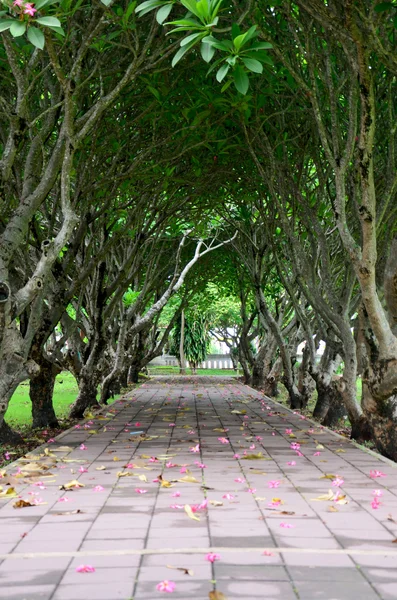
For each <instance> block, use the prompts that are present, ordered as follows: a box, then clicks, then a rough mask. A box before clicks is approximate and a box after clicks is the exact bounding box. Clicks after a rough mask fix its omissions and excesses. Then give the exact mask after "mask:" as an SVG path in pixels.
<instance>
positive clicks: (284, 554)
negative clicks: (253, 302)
mask: <svg viewBox="0 0 397 600" xmlns="http://www.w3.org/2000/svg"><path fill="white" fill-rule="evenodd" d="M85 423H86V424H85V425H84V422H83V423H82V424H81V425H80V426H76V427H75V428H73V429H71V430H69V431H67V432H65V433H64V434H62V435H61V436H60V437H59V438H58V439H57V440H56V441H54V442H53V443H49V444H48V446H47V449H46V450H45V452H44V449H40V452H37V453H36V456H34V457H30V458H29V459H26V460H25V461H18V463H17V467H18V469H16V468H15V465H14V466H13V467H12V468H11V469H8V473H7V475H5V476H4V473H3V478H2V479H0V485H2V486H3V492H1V490H0V496H1V493H3V494H4V492H5V491H7V490H9V489H10V486H9V485H7V484H11V485H14V487H15V489H16V491H17V493H18V495H19V496H20V498H19V499H22V500H24V501H27V502H29V503H31V504H34V505H33V506H27V507H23V508H15V507H14V505H15V503H16V502H18V500H19V499H18V498H10V499H9V500H7V499H1V498H0V561H2V562H1V564H0V598H7V600H24V599H26V600H28V599H29V600H38V599H40V600H43V599H45V600H116V599H118V600H120V599H121V600H131V599H132V598H133V599H134V600H154V599H155V598H160V597H161V596H162V593H161V592H160V591H157V589H156V586H157V585H158V584H159V583H160V582H162V581H171V582H174V583H175V587H174V586H173V584H172V583H171V584H164V586H165V587H166V588H167V589H172V588H173V587H174V591H173V595H172V596H171V597H172V598H175V599H180V600H182V599H183V600H187V599H188V598H192V599H194V600H208V598H211V600H224V598H227V600H237V599H238V600H241V599H247V600H254V599H256V598H258V599H259V598H261V599H264V598H266V600H297V599H300V600H317V599H318V600H355V599H356V598H361V599H363V600H364V599H365V600H379V599H380V598H382V599H383V600H389V599H396V598H397V568H396V567H397V543H395V544H393V541H394V542H396V537H397V469H395V468H394V467H393V466H391V465H390V464H388V463H387V462H384V461H382V460H380V459H378V458H377V457H375V456H373V455H370V454H368V453H366V452H364V451H362V450H360V449H358V448H357V447H355V446H354V445H353V444H351V443H350V442H349V441H347V440H346V441H345V440H342V439H340V438H338V437H336V436H334V435H332V434H331V433H329V432H328V431H326V430H323V429H321V428H317V427H316V428H312V424H311V423H308V421H306V420H305V419H303V418H301V417H300V416H299V415H297V414H296V415H295V414H293V413H292V412H290V411H288V410H287V409H285V408H284V407H281V406H280V405H278V404H275V403H273V402H271V401H268V400H263V397H262V396H261V395H260V394H259V393H256V392H255V391H253V390H251V389H250V388H247V387H244V386H243V385H241V384H239V383H238V382H236V381H233V380H232V379H219V378H209V377H194V378H193V377H187V378H183V379H180V378H174V379H164V378H157V379H154V380H152V381H150V382H149V383H147V384H145V385H143V386H142V387H140V388H139V389H137V390H135V391H134V392H133V393H132V394H130V395H129V396H128V397H127V398H125V399H123V400H121V401H119V402H117V403H116V404H114V405H113V406H112V407H111V408H110V410H109V412H108V413H107V414H106V416H105V413H103V414H102V415H101V416H98V415H97V416H96V418H92V419H91V420H89V421H88V423H87V422H85ZM291 430H292V431H291ZM139 431H142V432H144V435H142V434H139V433H136V432H139ZM291 446H292V447H291ZM82 471H83V472H82ZM13 474H14V475H15V474H17V475H16V477H15V476H14V475H13ZM160 475H161V476H162V478H163V479H162V481H161V480H160V481H159V476H160ZM371 475H372V476H371ZM10 476H11V478H10ZM76 479H77V480H78V482H79V483H81V484H84V487H81V488H72V489H71V490H67V489H66V490H65V489H59V487H60V486H64V487H66V488H67V487H68V486H67V484H68V482H70V481H71V480H76ZM160 479H161V478H160ZM342 480H343V481H342ZM335 483H336V484H340V485H339V487H338V485H333V484H335ZM98 486H99V487H98ZM330 490H331V491H330ZM374 490H378V491H375V493H374ZM376 494H379V495H376ZM321 498H322V499H321ZM207 502H208V504H207ZM35 503H37V505H35ZM187 505H188V507H187ZM200 505H201V506H200ZM192 517H193V518H192ZM196 519H199V520H196ZM210 552H211V553H213V554H218V555H219V559H218V560H216V561H215V562H210V561H209V560H207V555H208V554H209V553H210ZM27 555H30V556H29V557H28V556H27ZM212 558H214V557H212ZM215 558H216V557H215ZM82 565H84V566H85V567H90V566H92V567H94V568H95V572H78V571H76V569H78V568H79V567H81V566H82ZM171 567H172V568H171ZM214 592H216V593H214ZM222 594H223V595H222Z"/></svg>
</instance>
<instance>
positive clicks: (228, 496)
mask: <svg viewBox="0 0 397 600" xmlns="http://www.w3.org/2000/svg"><path fill="white" fill-rule="evenodd" d="M222 498H226V500H233V498H234V496H233V494H223V496H222Z"/></svg>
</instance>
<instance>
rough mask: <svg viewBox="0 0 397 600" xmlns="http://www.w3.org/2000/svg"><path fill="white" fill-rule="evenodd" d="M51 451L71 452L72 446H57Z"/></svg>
mask: <svg viewBox="0 0 397 600" xmlns="http://www.w3.org/2000/svg"><path fill="white" fill-rule="evenodd" d="M52 451H53V452H72V451H73V448H71V447H70V446H59V447H58V448H53V449H52Z"/></svg>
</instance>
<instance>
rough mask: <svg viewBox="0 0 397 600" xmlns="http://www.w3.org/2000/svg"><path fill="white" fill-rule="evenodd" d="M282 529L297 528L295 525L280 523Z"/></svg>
mask: <svg viewBox="0 0 397 600" xmlns="http://www.w3.org/2000/svg"><path fill="white" fill-rule="evenodd" d="M280 527H283V528H284V529H292V528H293V527H295V525H291V523H280Z"/></svg>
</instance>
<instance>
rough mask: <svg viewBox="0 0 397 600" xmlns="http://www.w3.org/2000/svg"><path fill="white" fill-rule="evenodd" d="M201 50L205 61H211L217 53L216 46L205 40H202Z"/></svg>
mask: <svg viewBox="0 0 397 600" xmlns="http://www.w3.org/2000/svg"><path fill="white" fill-rule="evenodd" d="M200 52H201V56H202V58H203V59H204V60H205V62H207V63H209V62H210V61H211V60H212V58H213V56H214V54H215V48H214V47H213V46H210V44H205V43H204V40H203V41H202V42H201V46H200Z"/></svg>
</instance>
